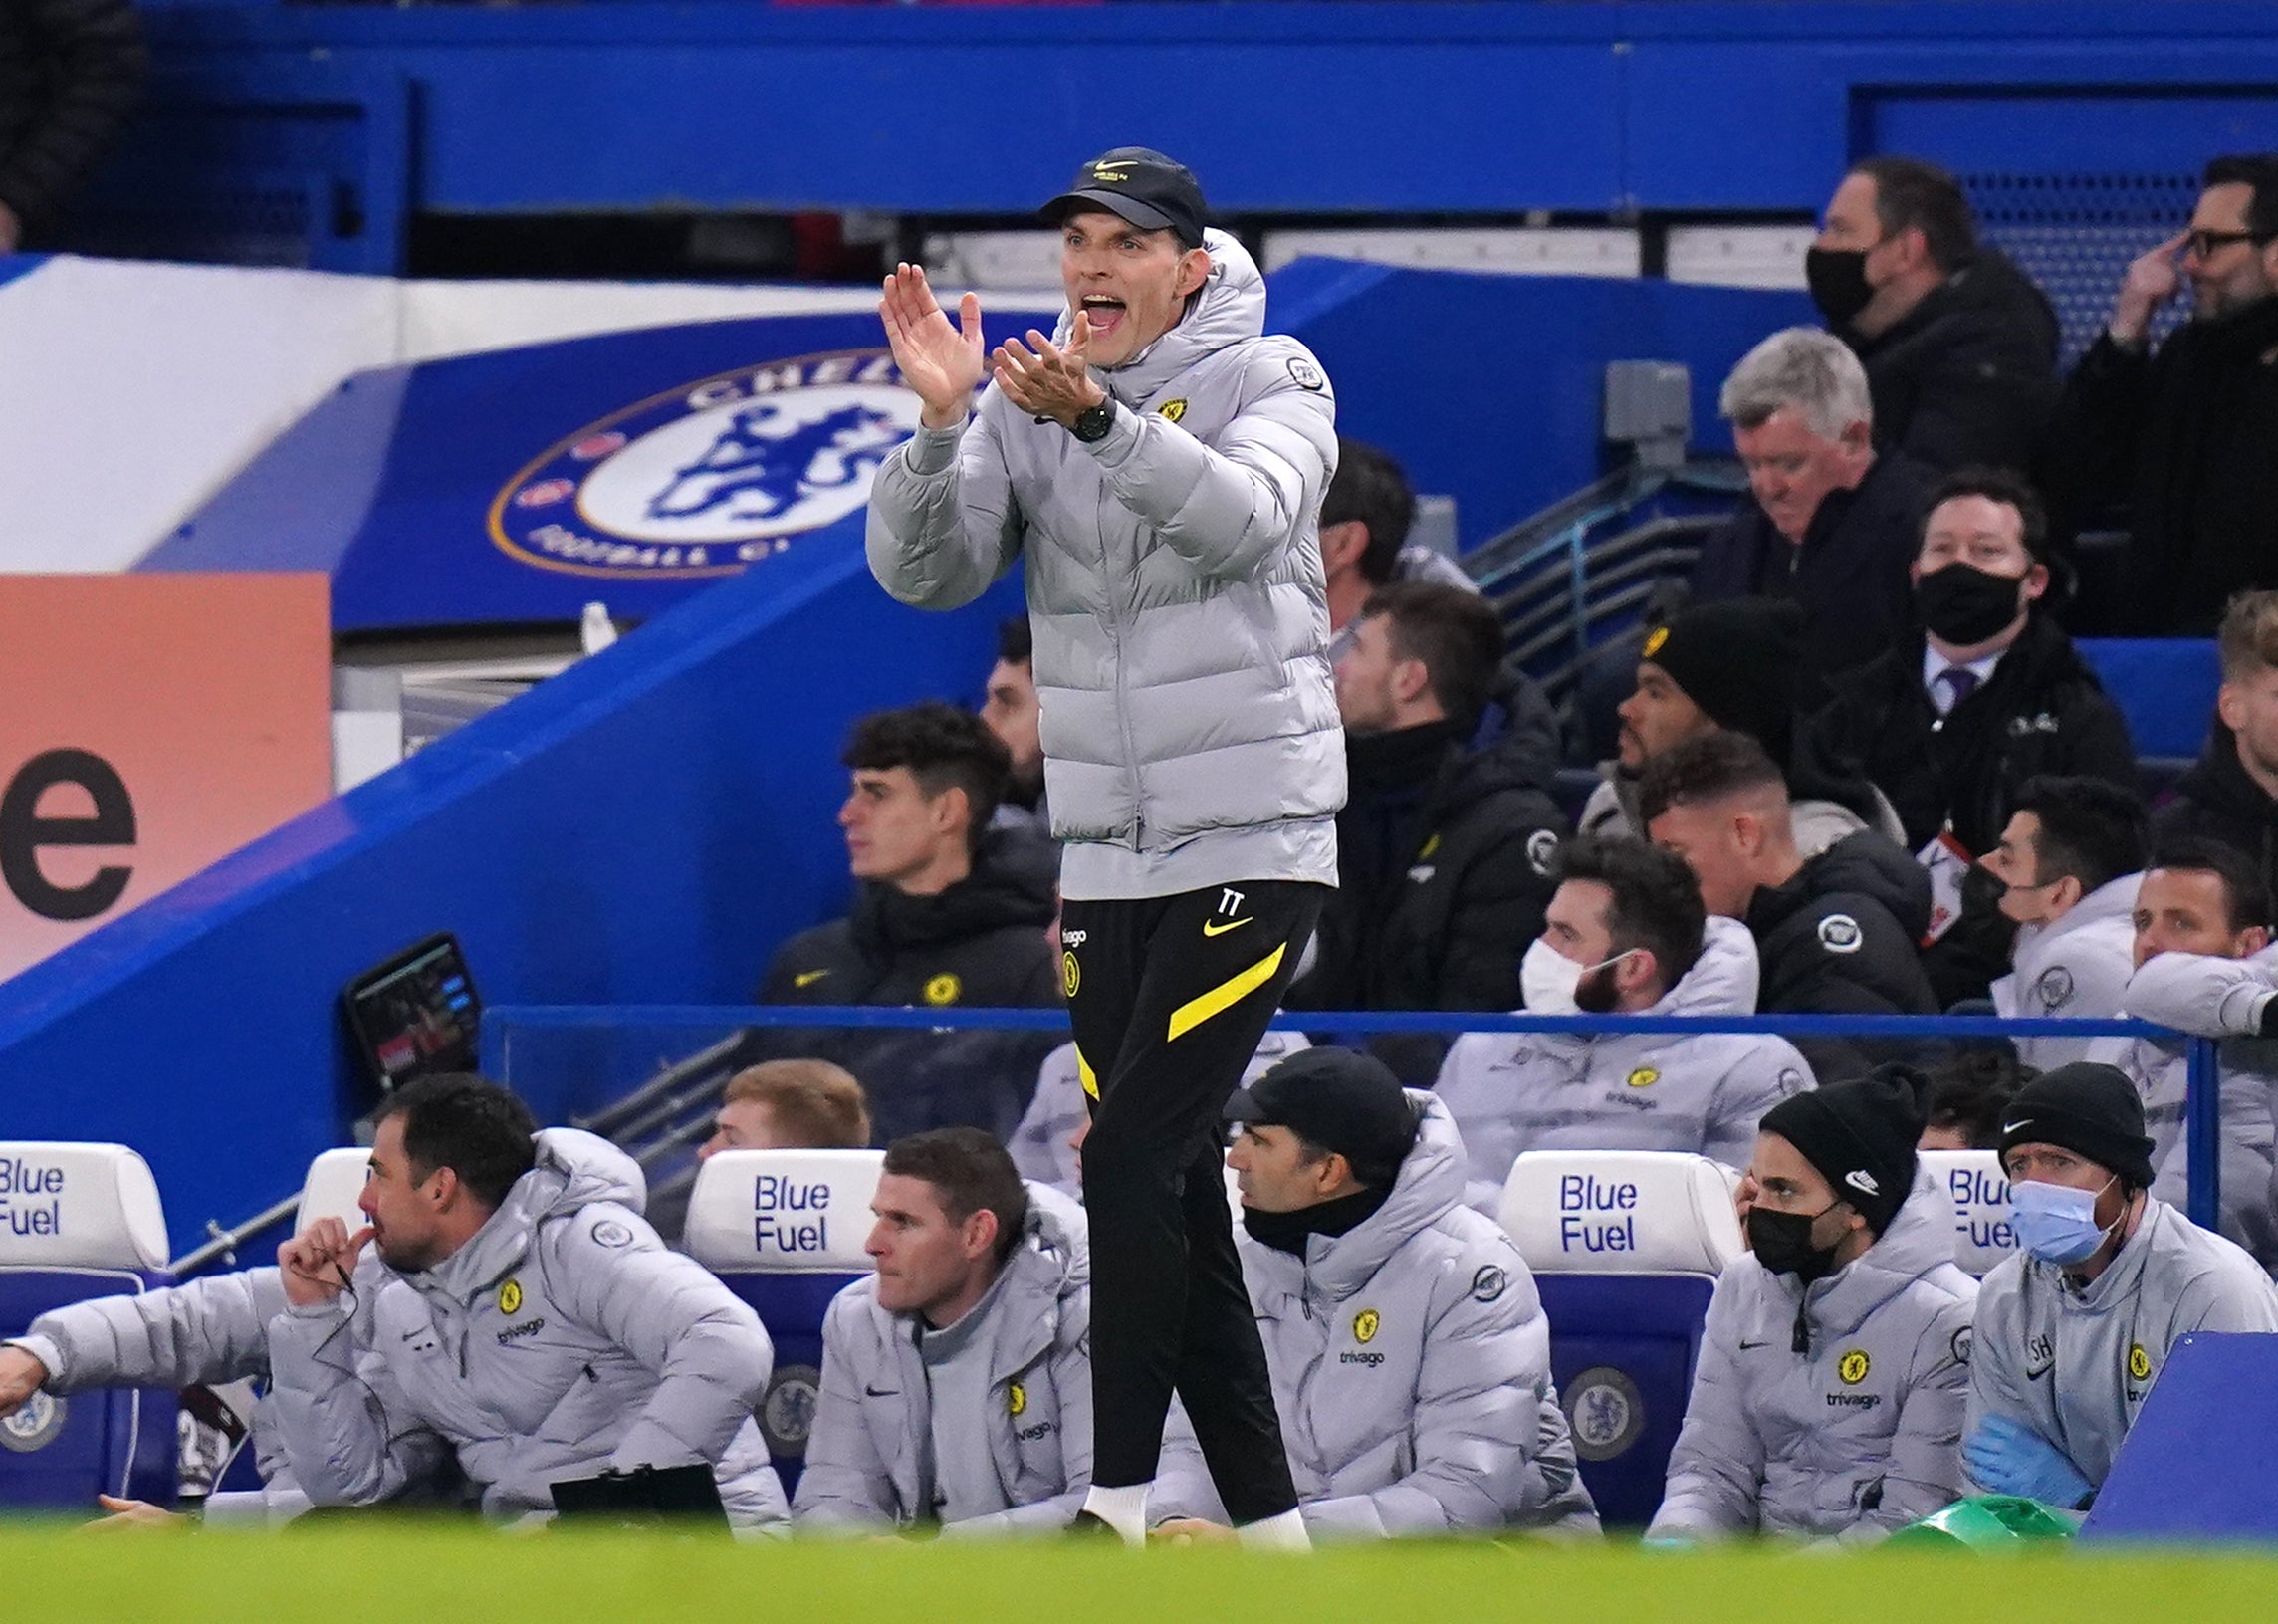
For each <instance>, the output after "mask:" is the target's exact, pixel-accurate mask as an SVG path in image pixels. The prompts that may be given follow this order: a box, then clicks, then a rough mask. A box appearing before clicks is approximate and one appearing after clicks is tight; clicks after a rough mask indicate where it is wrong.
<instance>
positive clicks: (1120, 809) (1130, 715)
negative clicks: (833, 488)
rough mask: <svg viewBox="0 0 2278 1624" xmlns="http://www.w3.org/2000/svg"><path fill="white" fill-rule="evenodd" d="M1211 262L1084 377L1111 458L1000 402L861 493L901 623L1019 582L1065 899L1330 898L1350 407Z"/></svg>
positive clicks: (1256, 281)
mask: <svg viewBox="0 0 2278 1624" xmlns="http://www.w3.org/2000/svg"><path fill="white" fill-rule="evenodd" d="M1206 246H1207V247H1208V249H1209V251H1210V255H1211V262H1212V265H1211V271H1210V275H1209V278H1208V280H1207V281H1206V282H1205V283H1204V285H1203V288H1202V291H1201V292H1200V293H1199V294H1198V295H1197V296H1196V297H1195V299H1194V300H1193V302H1192V303H1191V305H1190V306H1189V308H1188V310H1187V313H1186V316H1185V317H1184V319H1183V320H1182V321H1181V322H1180V323H1179V325H1178V326H1177V327H1174V328H1173V329H1171V331H1170V332H1168V333H1166V334H1165V335H1164V336H1163V337H1162V338H1161V339H1159V340H1157V341H1156V342H1155V343H1154V344H1153V345H1151V346H1150V347H1149V348H1147V349H1145V350H1144V351H1142V352H1141V353H1140V354H1139V356H1138V357H1136V358H1135V359H1133V360H1132V361H1130V362H1129V363H1127V364H1125V365H1123V366H1119V367H1116V368H1114V369H1113V370H1108V371H1097V372H1095V373H1094V376H1095V377H1096V378H1097V379H1098V381H1099V382H1100V384H1101V385H1102V386H1103V387H1104V388H1106V389H1107V390H1108V391H1109V392H1110V393H1111V394H1112V395H1113V396H1114V398H1115V399H1116V401H1117V402H1118V403H1119V405H1120V406H1121V408H1122V409H1121V410H1119V411H1118V412H1117V414H1116V418H1115V426H1114V427H1113V429H1112V430H1111V431H1110V432H1109V433H1108V435H1107V437H1106V438H1105V439H1103V440H1101V441H1099V442H1098V443H1097V444H1094V445H1085V444H1083V443H1081V442H1080V441H1078V440H1077V439H1076V438H1075V437H1074V436H1073V435H1071V434H1070V433H1068V432H1067V430H1065V429H1063V428H1062V427H1060V425H1059V424H1057V423H1052V422H1045V423H1037V422H1035V421H1034V420H1033V419H1032V418H1030V417H1029V416H1028V415H1027V414H1026V413H1025V412H1022V411H1020V410H1018V409H1016V408H1015V407H1014V406H1013V405H1012V403H1011V402H1010V401H1008V400H1007V399H1006V398H1005V397H1004V395H1003V393H1002V392H1001V391H1000V390H999V389H998V388H997V387H996V386H995V385H994V384H992V385H990V387H989V389H988V390H987V392H986V393H985V394H984V395H983V396H982V400H981V404H980V407H979V409H978V410H977V411H976V412H975V413H974V415H973V417H972V418H971V419H970V420H969V421H968V422H967V423H965V424H963V425H960V426H959V427H956V428H950V429H941V430H929V429H923V428H921V429H920V430H919V431H918V433H917V437H916V438H915V439H913V440H912V441H910V442H909V443H908V444H907V445H905V446H903V447H902V448H900V449H899V450H897V451H895V452H894V453H893V455H891V456H890V457H888V458H887V459H886V461H885V463H884V465H883V466H882V467H881V468H880V469H879V471H878V479H877V484H876V486H875V487H874V489H873V490H872V492H871V497H870V517H869V532H868V542H867V545H868V550H869V559H870V570H871V573H872V574H873V575H874V576H876V577H877V579H878V581H879V583H880V584H881V585H883V586H884V587H885V588H886V590H887V591H888V592H890V593H892V594H893V595H894V596H895V597H896V598H899V599H900V600H901V601H902V602H905V603H910V604H915V605H917V606H918V607H921V608H938V609H947V608H956V607H958V606H960V605H962V604H965V603H970V602H971V601H973V599H975V598H976V597H978V596H980V595H981V593H982V592H983V591H984V590H985V589H987V587H988V586H989V584H990V583H991V582H992V581H994V580H997V579H998V578H999V577H1000V576H1002V575H1004V574H1005V573H1006V572H1007V571H1008V570H1010V569H1012V567H1013V565H1014V562H1015V560H1016V559H1025V569H1026V577H1027V595H1028V621H1029V625H1030V627H1031V628H1032V629H1033V631H1034V634H1035V656H1034V669H1035V680H1036V695H1037V699H1038V702H1039V703H1040V705H1041V707H1042V711H1043V722H1042V732H1043V745H1044V785H1045V799H1046V801H1047V803H1048V805H1049V806H1050V808H1051V820H1052V833H1053V834H1054V835H1055V836H1057V837H1058V838H1059V839H1061V840H1063V841H1067V842H1069V844H1068V848H1067V853H1066V857H1065V859H1064V861H1063V864H1062V868H1061V888H1062V890H1063V892H1064V893H1065V894H1066V895H1068V896H1070V897H1077V898H1083V899H1087V900H1089V899H1097V898H1102V897H1115V896H1163V895H1171V894H1174V893H1176V892H1178V891H1183V890H1192V889H1196V888H1198V887H1200V886H1204V885H1212V884H1221V883H1226V882H1231V881H1234V880H1239V879H1297V880H1311V881H1316V882H1319V883H1323V884H1330V885H1333V884H1335V883H1336V841H1335V829H1334V824H1333V822H1332V818H1333V816H1334V814H1335V812H1336V811H1337V809H1338V808H1339V807H1340V806H1342V805H1343V804H1344V795H1345V777H1344V748H1343V743H1344V742H1343V736H1342V733H1341V730H1340V724H1339V722H1338V718H1337V706H1336V696H1335V692H1334V689H1333V687H1332V684H1331V681H1330V676H1329V663H1328V658H1327V649H1328V641H1329V617H1328V587H1327V582H1326V579H1325V577H1324V576H1323V573H1322V569H1321V557H1320V543H1319V536H1318V531H1317V525H1318V520H1319V516H1320V506H1321V495H1322V492H1323V491H1324V490H1325V489H1326V488H1327V485H1328V479H1329V475H1330V474H1331V472H1333V471H1334V469H1335V466H1336V423H1335V419H1336V406H1335V399H1334V396H1333V395H1332V394H1331V392H1330V389H1329V386H1328V380H1327V378H1326V377H1325V376H1324V375H1323V374H1322V372H1321V369H1320V367H1319V365H1318V364H1317V363H1316V362H1315V361H1314V359H1313V357H1312V355H1311V353H1310V352H1309V351H1308V350H1307V349H1306V348H1305V347H1304V346H1303V345H1301V344H1299V343H1297V342H1296V341H1295V340H1294V339H1288V338H1281V337H1267V336H1265V333H1264V324H1265V283H1264V279H1263V278H1262V277H1260V276H1259V275H1258V272H1257V267H1256V266H1255V265H1254V264H1253V263H1252V261H1251V259H1250V256H1249V255H1248V254H1247V253H1246V252H1244V250H1243V249H1242V247H1241V245H1240V244H1239V243H1237V242H1236V241H1235V240H1234V239H1233V238H1232V237H1229V236H1227V235H1226V234H1225V233H1223V232H1219V231H1212V232H1210V233H1208V235H1207V238H1206ZM1060 327H1061V335H1062V337H1063V339H1064V337H1065V333H1066V328H1067V319H1066V318H1065V317H1063V318H1062V321H1061V324H1060ZM1190 842H1192V844H1190Z"/></svg>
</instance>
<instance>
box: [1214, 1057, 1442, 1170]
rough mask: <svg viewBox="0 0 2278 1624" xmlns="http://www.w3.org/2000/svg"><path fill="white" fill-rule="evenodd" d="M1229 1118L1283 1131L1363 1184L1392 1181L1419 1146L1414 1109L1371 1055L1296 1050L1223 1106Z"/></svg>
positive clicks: (1389, 1070)
mask: <svg viewBox="0 0 2278 1624" xmlns="http://www.w3.org/2000/svg"><path fill="white" fill-rule="evenodd" d="M1226 1119H1227V1120H1228V1121H1229V1122H1244V1123H1248V1124H1250V1125H1252V1126H1253V1127H1267V1126H1271V1127H1282V1128H1287V1129H1289V1131H1290V1132H1292V1133H1294V1134H1296V1135H1297V1137H1298V1138H1300V1139H1303V1140H1304V1141H1305V1142H1306V1143H1308V1144H1314V1145H1318V1146H1320V1147H1321V1148H1322V1149H1323V1150H1333V1151H1335V1152H1336V1153H1337V1154H1338V1155H1340V1156H1342V1157H1343V1158H1344V1159H1345V1160H1346V1161H1348V1162H1350V1163H1352V1169H1353V1177H1355V1178H1357V1179H1359V1180H1360V1181H1361V1182H1362V1183H1363V1184H1389V1183H1390V1182H1391V1181H1392V1180H1393V1179H1394V1178H1395V1177H1397V1176H1398V1174H1399V1172H1400V1164H1401V1163H1402V1162H1404V1161H1406V1160H1407V1159H1408V1152H1409V1151H1410V1150H1412V1149H1414V1148H1415V1145H1416V1128H1417V1122H1418V1116H1417V1111H1416V1107H1415V1105H1414V1104H1413V1103H1411V1102H1410V1100H1409V1098H1408V1091H1407V1090H1406V1089H1405V1088H1403V1087H1401V1085H1400V1079H1399V1078H1398V1077H1396V1076H1394V1075H1393V1073H1392V1067H1390V1066H1388V1065H1386V1064H1385V1063H1384V1062H1383V1061H1382V1060H1380V1059H1378V1058H1377V1057H1376V1056H1375V1055H1373V1054H1363V1053H1360V1052H1358V1051H1357V1050H1355V1049H1350V1048H1336V1047H1332V1046H1323V1047H1320V1048H1306V1049H1299V1050H1298V1051H1297V1052H1296V1053H1294V1054H1292V1055H1290V1056H1289V1057H1288V1058H1287V1059H1285V1060H1283V1061H1282V1062H1281V1063H1280V1064H1278V1065H1276V1066H1274V1067H1273V1069H1272V1070H1270V1071H1268V1072H1266V1073H1265V1075H1263V1076H1262V1077H1259V1078H1258V1079H1257V1080H1256V1081H1255V1082H1253V1083H1252V1084H1251V1085H1250V1086H1249V1087H1247V1088H1237V1089H1236V1090H1235V1091H1234V1097H1233V1098H1231V1099H1229V1100H1228V1101H1227V1102H1226Z"/></svg>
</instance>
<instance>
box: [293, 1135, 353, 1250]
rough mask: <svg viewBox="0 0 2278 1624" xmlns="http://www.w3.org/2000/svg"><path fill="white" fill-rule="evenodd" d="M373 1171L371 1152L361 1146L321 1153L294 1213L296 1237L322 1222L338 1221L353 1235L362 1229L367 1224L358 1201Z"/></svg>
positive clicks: (304, 1183)
mask: <svg viewBox="0 0 2278 1624" xmlns="http://www.w3.org/2000/svg"><path fill="white" fill-rule="evenodd" d="M370 1168H371V1152H370V1151H368V1150H365V1149H363V1148H362V1147H360V1146H356V1145H350V1146H347V1147H345V1148H343V1149H341V1150H326V1151H320V1152H319V1153H318V1155H317V1159H316V1160H315V1161H313V1162H311V1163H310V1164H309V1176H308V1178H307V1179H305V1180H303V1181H302V1184H301V1205H300V1206H299V1207H298V1208H296V1209H295V1210H294V1213H293V1233H294V1234H295V1235H299V1234H300V1233H301V1232H302V1231H303V1230H305V1229H307V1228H308V1227H309V1226H310V1225H311V1224H314V1223H315V1222H316V1221H317V1220H318V1219H320V1218H337V1219H339V1220H340V1221H341V1222H342V1223H343V1224H345V1225H346V1226H347V1227H348V1232H349V1233H350V1234H351V1235H352V1234H353V1233H354V1232H355V1231H357V1230H359V1229H361V1228H363V1226H364V1224H365V1222H366V1220H365V1218H364V1216H363V1209H361V1208H360V1207H358V1206H357V1205H356V1199H357V1198H358V1197H359V1196H361V1195H362V1194H363V1181H364V1178H365V1176H366V1174H367V1173H368V1172H369V1170H370Z"/></svg>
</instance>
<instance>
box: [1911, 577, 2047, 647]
mask: <svg viewBox="0 0 2278 1624" xmlns="http://www.w3.org/2000/svg"><path fill="white" fill-rule="evenodd" d="M2023 585H2024V578H2023V577H2021V576H1996V575H1992V574H1990V573H1989V572H1987V571H1984V570H1980V569H1978V568H1977V567H1976V566H1975V565H1969V564H1949V565H1947V566H1945V567H1944V568H1943V569H1941V570H1937V571H1935V572H1933V573H1932V574H1930V575H1927V576H1925V577H1923V578H1922V580H1918V581H1916V582H1915V608H1916V610H1917V611H1918V612H1920V613H1921V615H1922V621H1923V624H1924V625H1926V626H1928V627H1929V628H1930V629H1931V631H1932V632H1933V633H1934V634H1935V635H1936V636H1937V637H1939V638H1941V639H1942V640H1944V641H1946V642H1949V643H1953V644H1955V645H1957V646H1959V647H1962V648H1968V647H1971V646H1973V645H1974V644H1977V643H1981V642H1983V641H1985V639H1986V638H1988V637H1990V636H1992V635H1993V634H1994V633H1995V632H1997V631H2000V630H2001V629H2002V628H2003V627H2005V626H2007V625H2008V624H2009V622H2010V621H2012V620H2014V619H2016V618H2017V608H2018V604H2019V601H2020V588H2021V587H2022V586H2023Z"/></svg>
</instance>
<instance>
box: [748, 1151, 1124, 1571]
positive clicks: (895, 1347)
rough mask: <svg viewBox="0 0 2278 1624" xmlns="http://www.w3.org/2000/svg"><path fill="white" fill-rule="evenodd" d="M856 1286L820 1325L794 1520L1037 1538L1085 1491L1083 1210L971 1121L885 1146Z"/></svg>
mask: <svg viewBox="0 0 2278 1624" xmlns="http://www.w3.org/2000/svg"><path fill="white" fill-rule="evenodd" d="M871 1211H872V1212H874V1213H875V1214H877V1219H878V1222H877V1224H876V1226H875V1227H874V1228H873V1229H872V1230H871V1231H870V1239H869V1241H868V1242H867V1244H866V1245H865V1247H864V1250H865V1251H866V1252H868V1253H869V1255H870V1257H871V1259H872V1261H873V1262H874V1263H875V1265H876V1273H875V1274H873V1275H871V1276H870V1277H869V1278H867V1279H863V1280H857V1281H855V1282H854V1283H853V1284H852V1285H849V1286H848V1287H846V1289H845V1290H843V1291H841V1292H839V1293H838V1297H837V1300H835V1301H834V1302H832V1303H831V1305H830V1312H829V1314H828V1316H827V1317H826V1318H825V1319H824V1320H823V1324H822V1391H821V1395H820V1397H819V1398H818V1399H817V1400H816V1404H815V1412H814V1425H813V1430H812V1431H811V1432H810V1433H809V1434H808V1435H807V1443H806V1468H805V1470H804V1472H803V1473H801V1474H800V1477H799V1480H798V1498H797V1503H796V1504H795V1506H794V1508H793V1509H794V1514H795V1516H796V1518H797V1524H798V1526H799V1528H800V1529H801V1530H802V1531H804V1530H808V1529H840V1530H852V1531H882V1530H886V1529H892V1528H906V1527H912V1526H917V1525H921V1524H938V1525H939V1526H940V1527H941V1529H942V1531H943V1532H944V1533H945V1534H952V1535H958V1534H963V1535H974V1534H988V1533H1011V1532H1048V1531H1051V1530H1054V1529H1058V1528H1063V1527H1065V1526H1067V1525H1068V1523H1070V1522H1071V1521H1072V1520H1074V1517H1075V1513H1076V1511H1077V1510H1078V1508H1081V1507H1082V1505H1083V1496H1084V1491H1085V1490H1086V1489H1088V1488H1089V1487H1090V1485H1091V1357H1090V1352H1089V1348H1088V1346H1087V1342H1086V1339H1087V1338H1088V1336H1089V1335H1090V1330H1091V1287H1090V1280H1091V1267H1090V1261H1089V1258H1088V1257H1087V1255H1086V1249H1085V1245H1084V1234H1083V1214H1082V1212H1081V1210H1080V1209H1078V1208H1075V1207H1074V1206H1073V1204H1072V1203H1063V1202H1057V1201H1053V1200H1051V1198H1049V1197H1045V1196H1042V1195H1040V1194H1038V1193H1036V1192H1034V1191H1031V1190H1030V1189H1029V1188H1028V1187H1027V1186H1025V1185H1024V1184H1023V1183H1022V1182H1021V1175H1020V1173H1019V1172H1018V1171H1016V1170H1015V1168H1014V1166H1013V1161H1012V1158H1011V1157H1010V1156H1008V1155H1007V1154H1006V1152H1005V1149H1004V1147H1003V1146H1002V1145H1000V1144H998V1143H997V1141H996V1140H994V1139H992V1138H990V1137H989V1135H988V1134H986V1133H983V1132H982V1131H981V1130H980V1129H978V1128H937V1129H934V1130H932V1131H930V1132H926V1133H913V1134H911V1135H909V1136H908V1137H907V1138H903V1139H897V1140H895V1141H894V1143H893V1144H892V1145H891V1146H889V1147H888V1148H887V1150H886V1159H885V1163H884V1166H883V1168H882V1170H881V1172H880V1175H879V1178H878V1193H877V1196H876V1197H875V1198H874V1199H873V1200H872V1202H871Z"/></svg>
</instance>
